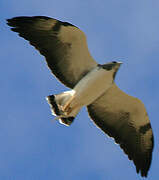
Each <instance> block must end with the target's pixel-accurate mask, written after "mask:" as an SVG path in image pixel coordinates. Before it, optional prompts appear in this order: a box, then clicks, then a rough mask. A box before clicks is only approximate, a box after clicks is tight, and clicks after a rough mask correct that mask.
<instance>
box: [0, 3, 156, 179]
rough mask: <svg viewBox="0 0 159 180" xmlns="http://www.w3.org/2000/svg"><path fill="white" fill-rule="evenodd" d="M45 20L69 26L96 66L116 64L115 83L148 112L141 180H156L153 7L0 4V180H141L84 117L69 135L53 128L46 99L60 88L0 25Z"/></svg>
mask: <svg viewBox="0 0 159 180" xmlns="http://www.w3.org/2000/svg"><path fill="white" fill-rule="evenodd" d="M20 15H45V16H50V17H54V18H57V19H59V20H62V21H68V22H70V23H72V24H74V25H76V26H78V27H79V28H81V29H82V30H83V31H84V32H85V34H86V35H87V40H88V46H89V49H90V52H91V54H92V56H93V57H94V58H95V59H96V60H97V61H98V62H99V63H101V64H102V63H105V62H108V61H112V60H113V61H114V60H115V61H122V62H123V63H124V64H123V65H122V66H121V68H120V70H119V72H118V74H117V76H116V83H117V84H118V86H119V87H120V88H121V89H122V90H123V91H125V92H127V93H128V94H130V95H133V96H136V97H138V98H140V99H141V100H142V101H143V102H144V104H145V106H146V108H147V111H148V114H149V117H150V120H151V124H152V128H153V131H154V136H155V148H154V153H153V160H152V166H151V169H150V171H149V176H148V178H147V179H148V180H156V179H157V178H158V177H159V150H158V149H159V128H158V127H159V120H158V111H159V105H158V102H159V96H158V92H159V82H158V76H159V71H158V68H159V1H158V0H133V1H132V0H131V1H130V0H111V1H110V0H26V1H23V0H1V1H0V27H1V28H0V39H1V41H0V42H1V43H0V49H1V53H0V59H1V65H0V92H1V93H0V114H1V120H0V144H1V146H0V179H1V180H44V179H45V180H63V179H64V180H65V179H66V180H67V179H69V180H88V179H92V180H118V179H129V180H134V179H141V178H140V176H139V175H137V174H136V172H135V166H134V165H133V163H132V162H131V161H129V160H128V158H127V156H126V155H125V154H124V153H123V152H122V150H121V149H120V147H119V146H118V145H116V144H115V143H114V141H113V139H111V138H109V137H107V136H105V134H104V133H102V132H101V131H100V130H99V129H98V128H96V127H95V125H94V124H93V123H92V121H90V119H89V117H88V114H87V111H86V109H85V108H84V109H82V111H81V112H80V113H79V114H78V116H77V118H76V119H75V121H74V123H73V124H72V126H70V127H65V126H63V125H61V124H59V123H58V122H53V121H52V119H53V116H52V115H51V112H50V109H49V106H48V104H47V102H46V100H45V97H46V96H48V95H50V94H55V93H60V92H62V91H64V90H66V88H65V87H64V85H62V84H61V83H59V82H58V81H57V79H56V78H54V77H53V76H52V75H51V73H50V71H49V70H48V69H47V66H46V65H45V61H44V58H43V56H41V55H40V54H39V53H38V51H36V50H35V49H34V48H33V47H32V46H30V45H29V43H28V42H27V41H25V40H24V39H22V38H20V37H18V36H17V34H16V33H13V32H11V31H10V30H9V27H8V26H7V25H6V24H5V19H7V18H12V17H15V16H20Z"/></svg>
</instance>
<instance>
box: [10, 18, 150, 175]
mask: <svg viewBox="0 0 159 180" xmlns="http://www.w3.org/2000/svg"><path fill="white" fill-rule="evenodd" d="M7 21H8V23H7V24H8V25H9V26H11V27H12V28H11V30H12V31H14V32H17V33H18V34H19V36H21V37H23V38H24V39H26V40H28V41H29V42H30V44H31V45H33V46H34V47H35V48H36V49H37V50H39V51H40V53H41V54H42V55H43V56H45V59H46V62H47V65H48V67H49V68H50V70H51V71H52V73H53V74H54V75H55V76H56V77H57V78H58V79H59V80H60V81H61V82H62V83H63V84H64V85H66V86H67V87H69V88H70V89H71V90H69V91H65V92H63V93H60V94H56V95H50V96H48V97H47V100H48V103H49V104H50V107H51V110H52V114H53V115H55V116H56V119H58V120H59V121H60V122H61V123H63V124H65V125H67V126H69V125H71V123H72V122H73V121H74V118H75V117H76V115H77V114H78V112H79V111H80V109H81V108H82V107H83V106H87V110H88V113H89V116H90V117H91V119H92V120H93V121H94V123H95V124H96V125H97V126H98V127H99V128H101V130H103V131H104V132H105V133H106V134H107V135H109V136H110V137H113V138H114V140H115V142H116V143H118V144H119V145H120V147H121V148H122V149H123V151H124V152H125V153H126V154H127V155H128V158H129V159H130V160H132V161H133V162H134V164H135V166H136V171H137V173H141V176H145V177H147V174H148V170H149V168H150V165H151V159H152V151H153V132H152V128H151V124H150V121H149V118H148V115H147V112H146V109H145V107H144V104H143V103H142V102H141V101H140V100H139V99H137V98H135V97H132V96H129V95H127V94H126V93H124V92H123V91H122V90H120V89H119V88H118V87H117V85H116V84H115V82H114V79H115V76H116V73H117V71H118V70H119V68H120V65H121V64H122V63H121V62H116V61H113V62H109V63H106V64H103V65H101V64H98V63H97V62H96V61H95V60H94V59H93V57H92V56H91V54H90V53H89V50H88V46H87V41H86V36H85V34H84V33H83V32H82V31H81V30H80V29H79V28H78V27H76V26H74V25H72V24H70V23H68V22H62V21H59V20H56V19H53V18H50V17H45V16H33V17H26V16H21V17H15V18H12V19H8V20H7Z"/></svg>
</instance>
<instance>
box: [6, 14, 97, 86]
mask: <svg viewBox="0 0 159 180" xmlns="http://www.w3.org/2000/svg"><path fill="white" fill-rule="evenodd" d="M7 21H8V23H7V24H8V25H9V26H11V27H12V28H11V30H12V31H15V32H18V33H19V36H21V37H23V38H24V39H26V40H28V41H29V42H30V44H31V45H33V46H35V48H36V49H38V50H39V51H40V53H41V54H42V55H43V56H45V58H46V61H47V64H48V66H49V68H50V69H51V71H52V72H53V73H54V74H55V76H56V77H57V78H58V79H59V80H60V81H61V82H62V83H64V84H65V85H66V86H68V87H70V88H73V87H74V85H75V84H76V83H77V82H78V81H79V80H80V79H81V78H82V76H83V75H85V74H86V73H87V72H88V71H89V70H90V69H92V68H93V67H95V66H96V62H95V61H94V60H93V58H92V57H91V55H90V53H89V50H88V47H87V41H86V36H85V34H84V33H83V32H82V31H81V30H80V29H79V28H77V27H75V26H74V25H72V24H70V23H67V22H62V21H58V20H56V19H52V18H49V17H45V16H33V17H25V16H24V17H23V16H21V17H15V18H12V19H8V20H7Z"/></svg>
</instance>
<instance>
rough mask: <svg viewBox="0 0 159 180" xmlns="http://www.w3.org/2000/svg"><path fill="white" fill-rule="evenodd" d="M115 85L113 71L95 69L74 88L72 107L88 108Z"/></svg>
mask: <svg viewBox="0 0 159 180" xmlns="http://www.w3.org/2000/svg"><path fill="white" fill-rule="evenodd" d="M112 83H113V71H106V70H105V69H102V68H100V67H96V68H94V69H93V70H92V71H91V72H89V73H88V74H87V75H86V76H84V78H82V79H81V80H80V81H79V82H78V83H77V84H76V86H75V87H74V88H73V90H74V92H75V94H74V99H73V101H72V102H71V104H70V105H71V106H72V107H73V106H84V105H85V106H87V105H89V104H91V103H92V102H93V101H94V100H96V99H97V98H98V97H99V96H101V95H102V94H103V93H104V92H105V91H106V90H107V89H109V88H110V87H111V85H112Z"/></svg>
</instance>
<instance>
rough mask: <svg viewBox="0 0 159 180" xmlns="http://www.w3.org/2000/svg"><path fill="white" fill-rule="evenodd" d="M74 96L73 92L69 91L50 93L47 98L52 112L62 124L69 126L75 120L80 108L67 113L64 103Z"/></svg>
mask: <svg viewBox="0 0 159 180" xmlns="http://www.w3.org/2000/svg"><path fill="white" fill-rule="evenodd" d="M70 98H72V92H71V91H67V92H64V93H61V94H57V95H50V96H48V97H47V98H46V99H47V101H48V103H49V105H50V108H51V111H52V114H53V115H55V116H56V118H55V119H58V120H59V122H60V123H61V124H64V125H66V126H69V125H71V124H72V122H73V121H74V119H75V117H76V115H77V114H78V112H79V110H80V108H76V109H73V110H72V111H71V113H67V112H65V111H64V110H63V107H64V105H65V104H66V103H67V102H68V101H69V100H70Z"/></svg>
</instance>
